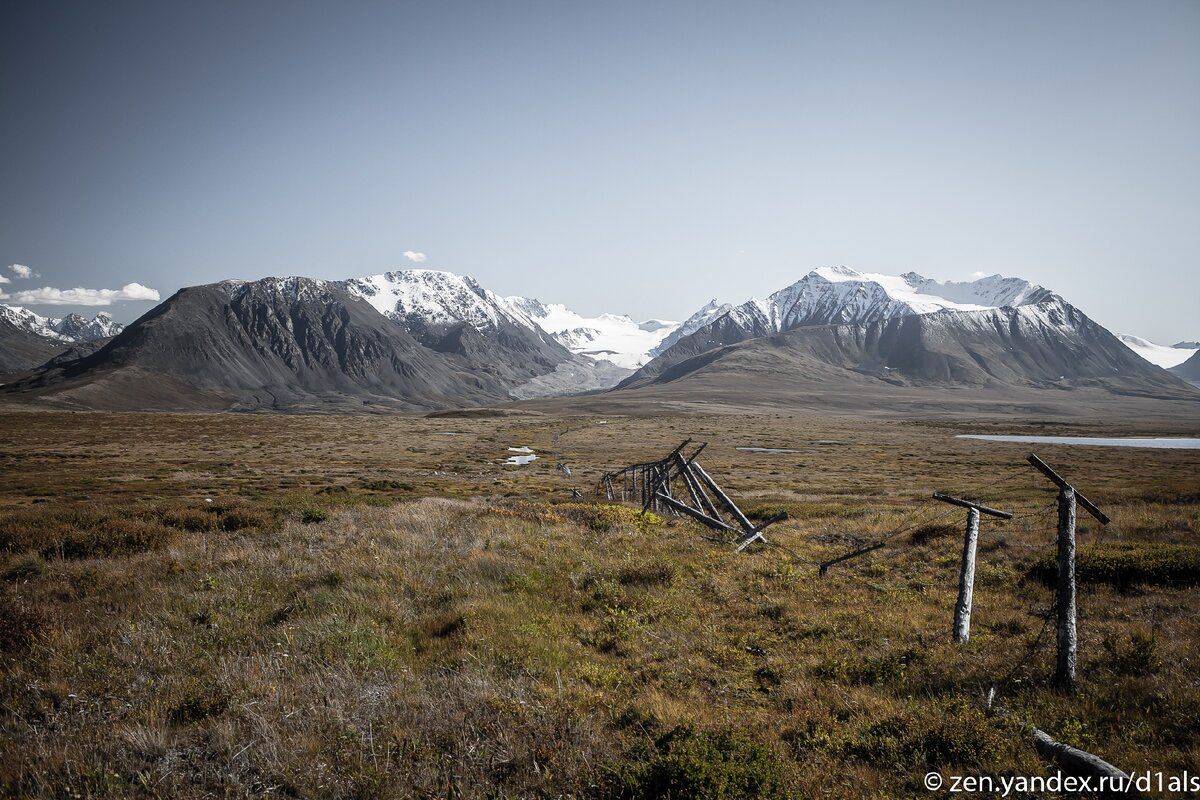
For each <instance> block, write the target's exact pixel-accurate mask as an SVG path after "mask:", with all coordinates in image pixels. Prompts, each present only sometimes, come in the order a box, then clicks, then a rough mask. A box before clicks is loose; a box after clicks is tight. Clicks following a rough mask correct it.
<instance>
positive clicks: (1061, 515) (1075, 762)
mask: <svg viewBox="0 0 1200 800" xmlns="http://www.w3.org/2000/svg"><path fill="white" fill-rule="evenodd" d="M690 444H691V439H686V440H684V442H683V443H682V444H680V445H679V446H678V447H676V448H675V449H674V450H672V451H671V453H670V455H668V456H667V457H666V458H663V459H660V460H658V461H648V462H644V463H640V464H630V465H629V466H627V467H625V468H624V469H620V470H617V471H616V472H608V473H605V474H604V475H603V476H602V477H601V479H600V484H601V488H602V489H603V490H604V493H605V496H606V497H607V498H608V499H609V500H610V501H615V500H621V501H625V502H629V501H633V502H638V503H641V504H642V510H643V511H651V510H652V511H664V510H665V511H666V512H668V513H674V514H677V515H679V514H682V515H686V516H689V517H691V518H692V519H695V520H697V521H698V522H701V523H703V524H705V525H707V526H708V527H710V528H713V529H714V530H718V531H722V532H726V533H731V534H734V535H735V536H736V537H737V539H736V544H737V550H738V552H741V551H742V550H744V549H746V547H747V546H749V545H750V544H751V543H752V542H755V541H762V542H766V539H765V538H764V537H763V534H762V532H763V530H764V529H765V528H766V527H767V526H769V525H771V524H773V523H775V522H779V521H781V520H784V519H787V513H786V512H784V513H780V514H777V515H775V516H774V517H771V518H770V519H768V520H766V521H765V522H762V523H760V524H759V525H757V526H756V525H754V524H753V523H751V522H750V520H749V519H747V518H746V515H745V514H743V513H742V511H741V509H739V508H738V507H737V504H736V503H734V502H733V500H732V499H730V497H729V495H728V494H726V493H725V492H724V491H723V490H722V489H721V487H720V486H719V485H717V482H716V481H714V480H713V479H712V477H711V476H710V475H709V474H708V473H707V472H705V471H704V468H703V467H701V466H700V464H699V462H698V461H697V460H696V457H697V456H699V455H700V453H701V452H702V451H703V450H704V448H705V444H699V445H697V446H696V447H695V449H694V450H693V451H692V452H691V454H688V453H687V448H688V446H689V445H690ZM1026 460H1027V461H1028V462H1029V464H1030V465H1031V466H1033V467H1034V468H1035V469H1037V470H1038V471H1039V472H1041V473H1042V474H1043V475H1045V476H1046V477H1047V478H1048V479H1049V480H1050V482H1051V483H1053V484H1054V485H1055V486H1056V487H1057V488H1058V497H1057V505H1058V525H1057V533H1058V536H1057V550H1058V555H1057V578H1056V586H1055V601H1054V610H1053V612H1052V613H1054V614H1055V615H1056V616H1057V622H1058V632H1057V633H1058V635H1057V637H1056V638H1057V653H1056V664H1055V675H1054V683H1055V685H1056V686H1058V687H1059V688H1060V689H1061V690H1063V691H1066V692H1068V693H1073V692H1074V691H1075V687H1076V661H1077V652H1078V640H1077V627H1076V589H1075V524H1076V506H1077V505H1078V506H1082V507H1083V509H1084V510H1085V511H1086V512H1087V513H1089V514H1091V515H1092V516H1093V517H1095V518H1096V520H1097V521H1098V522H1100V524H1101V525H1108V524H1109V522H1111V520H1110V519H1109V517H1108V516H1107V515H1106V514H1105V513H1104V512H1103V511H1101V510H1100V509H1099V507H1097V506H1096V505H1095V504H1094V503H1093V502H1092V501H1091V500H1089V499H1088V498H1087V497H1085V496H1084V495H1083V494H1082V493H1080V491H1079V490H1078V489H1077V488H1075V487H1074V486H1073V485H1072V484H1070V483H1068V482H1067V480H1066V479H1065V478H1063V477H1062V476H1061V475H1060V474H1059V473H1058V472H1056V471H1055V470H1054V469H1052V468H1051V467H1050V466H1049V465H1048V464H1046V462H1044V461H1042V460H1041V459H1040V458H1038V457H1037V456H1036V455H1035V454H1032V453H1031V454H1029V456H1028V458H1027V459H1026ZM710 492H711V496H710V494H709V493H710ZM932 499H933V500H937V501H939V502H942V503H946V504H948V505H951V506H958V507H961V508H965V509H966V510H967V524H966V529H965V532H964V536H963V546H962V559H961V561H960V566H959V587H958V600H957V602H956V603H955V607H954V628H953V635H954V640H955V641H956V642H958V643H959V644H965V643H966V642H967V640H968V639H969V637H970V629H971V604H972V596H973V593H974V583H975V560H976V551H977V545H978V541H979V523H980V516H981V515H983V514H986V515H988V516H990V517H995V518H998V519H1000V520H1004V521H1009V520H1012V519H1013V516H1014V515H1013V513H1012V512H1009V511H1001V510H999V509H996V508H992V507H990V506H986V505H983V504H982V503H979V502H976V501H973V500H966V499H963V498H960V497H953V496H950V495H947V494H943V493H941V492H935V493H934V494H933V498H932ZM689 501H690V502H689ZM721 509H724V511H725V514H726V515H727V516H728V521H727V519H726V516H723V515H722V513H721ZM909 529H911V526H910V528H904V527H901V528H899V529H897V530H895V531H892V532H891V533H889V534H887V535H885V536H883V537H882V539H880V540H878V541H875V542H870V543H867V544H865V545H863V546H860V547H858V548H856V549H854V550H852V551H850V552H848V553H844V554H842V555H840V556H837V557H835V558H832V559H829V560H828V561H822V562H818V564H817V566H818V567H819V574H820V575H821V576H825V575H826V573H828V571H829V568H830V567H832V566H834V565H835V564H840V563H842V562H845V561H849V560H851V559H854V558H858V557H859V556H863V555H866V554H868V553H872V552H875V551H876V550H879V549H881V548H883V547H885V546H886V545H887V543H888V540H889V539H891V538H893V537H894V536H896V535H898V534H900V533H903V532H905V531H907V530H909ZM994 692H995V687H993V689H992V694H990V695H989V697H988V704H987V705H988V709H989V711H996V712H998V713H1001V714H1004V715H1006V716H1007V714H1008V712H1007V711H1004V710H1003V709H999V708H998V707H996V708H993V705H992V696H993V695H994ZM1030 729H1031V731H1032V735H1033V738H1034V744H1035V745H1036V747H1037V750H1038V752H1039V753H1041V754H1042V755H1043V756H1044V757H1047V758H1050V759H1052V760H1054V761H1057V762H1058V763H1059V765H1060V766H1062V767H1063V768H1064V769H1065V770H1066V771H1067V772H1068V774H1079V775H1106V776H1109V777H1110V778H1112V779H1114V780H1115V779H1117V778H1121V779H1126V780H1127V779H1128V775H1126V773H1124V772H1122V771H1121V770H1119V769H1117V768H1116V767H1114V766H1113V765H1112V764H1109V763H1108V762H1106V761H1104V760H1102V759H1100V758H1099V757H1097V756H1094V755H1092V754H1090V753H1086V752H1084V751H1081V750H1077V749H1075V748H1073V747H1070V746H1067V745H1064V744H1062V743H1060V742H1057V741H1055V740H1054V739H1052V738H1051V737H1050V736H1049V735H1048V734H1046V733H1045V732H1044V731H1041V730H1039V729H1038V728H1036V727H1032V726H1030Z"/></svg>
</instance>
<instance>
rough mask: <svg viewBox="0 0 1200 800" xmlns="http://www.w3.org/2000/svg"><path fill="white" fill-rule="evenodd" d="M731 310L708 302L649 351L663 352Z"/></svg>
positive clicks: (715, 301)
mask: <svg viewBox="0 0 1200 800" xmlns="http://www.w3.org/2000/svg"><path fill="white" fill-rule="evenodd" d="M732 310H733V306H732V305H730V304H729V303H722V302H720V301H719V300H717V299H716V298H714V299H712V300H710V301H708V304H707V305H705V306H704V307H703V308H701V309H700V310H699V311H697V312H696V313H695V314H692V315H691V316H690V317H688V318H687V319H685V320H684V321H683V322H682V323H680V324H678V325H676V326H675V327H674V328H673V329H672V331H671V332H670V333H669V334H668V335H667V336H665V337H663V340H662V341H661V342H659V343H658V344H657V345H655V347H654V349H653V350H652V351H651V352H652V354H653V355H658V354H659V353H661V352H663V351H665V350H666V349H667V348H668V347H670V346H671V345H673V344H675V343H676V342H678V341H679V340H680V339H682V338H683V337H685V336H689V335H691V334H693V333H695V332H696V331H698V330H700V329H701V328H703V327H704V326H705V325H708V324H710V323H712V322H713V321H715V320H716V319H718V318H719V317H721V316H723V315H725V314H728V313H729V312H730V311H732Z"/></svg>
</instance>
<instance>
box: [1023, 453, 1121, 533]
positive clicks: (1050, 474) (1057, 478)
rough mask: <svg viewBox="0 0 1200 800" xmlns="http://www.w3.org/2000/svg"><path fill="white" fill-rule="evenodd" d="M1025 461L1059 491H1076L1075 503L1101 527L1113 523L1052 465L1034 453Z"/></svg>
mask: <svg viewBox="0 0 1200 800" xmlns="http://www.w3.org/2000/svg"><path fill="white" fill-rule="evenodd" d="M1025 460H1026V461H1028V462H1029V463H1030V464H1032V465H1033V466H1034V467H1035V468H1036V469H1037V470H1038V471H1039V472H1041V473H1042V474H1043V475H1045V476H1046V477H1047V478H1049V479H1050V480H1051V482H1052V483H1054V485H1056V486H1057V487H1058V488H1059V489H1074V490H1075V501H1076V502H1077V503H1079V505H1081V506H1083V507H1084V509H1085V510H1086V511H1087V512H1088V513H1089V514H1091V515H1092V516H1093V517H1095V518H1096V519H1098V520H1100V524H1101V525H1107V524H1108V523H1110V522H1112V520H1111V519H1109V518H1108V515H1107V514H1105V513H1104V512H1103V511H1101V510H1100V509H1099V508H1098V507H1097V506H1096V504H1095V503H1093V502H1092V501H1091V500H1088V499H1087V498H1086V497H1084V496H1083V495H1082V494H1081V493H1080V492H1079V490H1078V489H1075V487H1074V486H1072V485H1071V484H1069V483H1067V481H1066V479H1065V478H1063V476H1061V475H1059V474H1058V473H1057V472H1055V471H1054V470H1053V469H1051V468H1050V465H1049V464H1047V463H1046V462H1045V461H1042V460H1041V459H1040V458H1038V457H1037V456H1036V455H1034V454H1033V453H1030V454H1029V455H1028V456H1027V457H1026V459H1025Z"/></svg>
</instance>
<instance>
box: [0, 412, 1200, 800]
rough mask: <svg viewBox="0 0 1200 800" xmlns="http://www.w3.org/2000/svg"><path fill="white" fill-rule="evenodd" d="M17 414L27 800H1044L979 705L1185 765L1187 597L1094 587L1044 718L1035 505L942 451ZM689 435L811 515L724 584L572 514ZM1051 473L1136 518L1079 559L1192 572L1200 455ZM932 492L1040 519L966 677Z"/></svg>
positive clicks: (687, 428)
mask: <svg viewBox="0 0 1200 800" xmlns="http://www.w3.org/2000/svg"><path fill="white" fill-rule="evenodd" d="M600 419H606V420H607V424H605V425H599V424H597V423H598V422H599V421H600ZM4 421H5V422H13V423H15V424H14V425H11V426H9V425H6V426H5V428H4V431H3V433H0V459H3V461H2V462H0V463H4V464H5V470H4V472H3V473H2V477H0V480H2V482H3V483H2V485H0V589H2V594H0V603H2V604H3V605H2V607H0V614H2V615H3V617H4V619H5V625H4V626H3V633H2V635H0V657H2V659H3V663H2V666H0V765H2V766H0V793H3V794H4V795H6V796H34V797H38V796H41V797H51V796H55V797H57V796H62V795H70V794H72V793H77V794H78V795H80V796H112V797H124V796H131V795H132V796H149V797H202V796H214V795H218V796H224V795H228V796H243V795H248V794H268V795H273V794H279V795H291V796H302V797H379V796H384V797H443V796H463V797H474V796H562V795H568V796H626V797H648V796H664V795H665V793H667V792H673V793H674V796H706V797H740V796H756V795H757V796H765V797H772V796H814V795H824V796H833V797H848V798H849V797H862V796H868V795H878V796H926V795H927V793H926V792H925V791H924V789H923V788H922V787H921V784H920V780H921V777H922V776H923V775H924V773H925V772H926V771H927V770H928V769H932V768H937V769H942V770H944V771H946V772H955V771H958V772H975V773H981V772H982V773H1001V772H1007V773H1013V772H1016V773H1021V774H1041V773H1042V772H1044V770H1045V766H1044V765H1043V764H1041V763H1040V762H1039V759H1038V757H1037V756H1036V754H1035V753H1034V751H1033V749H1032V747H1030V746H1029V744H1028V741H1027V739H1026V737H1025V736H1023V735H1022V733H1021V732H1020V731H1019V730H1018V729H1017V728H1015V727H1014V726H1013V725H1012V724H1010V723H1005V722H1002V721H997V720H995V719H991V718H988V717H987V716H986V715H985V714H984V713H983V712H982V711H981V710H980V698H981V697H982V695H983V693H984V692H985V691H986V690H987V688H988V687H990V686H992V685H996V686H997V687H998V689H999V692H1000V697H1001V699H1002V701H1003V702H1004V703H1005V704H1006V705H1007V706H1008V707H1009V708H1010V709H1012V710H1013V711H1015V712H1017V713H1018V715H1019V716H1021V717H1023V718H1026V719H1028V720H1030V721H1033V722H1036V723H1037V724H1039V725H1041V726H1042V727H1044V728H1046V729H1047V730H1049V731H1050V732H1052V733H1054V734H1056V735H1058V736H1060V737H1061V738H1063V739H1065V740H1067V741H1070V742H1072V743H1075V744H1078V745H1081V746H1084V747H1087V748H1089V749H1092V750H1093V751H1095V752H1097V753H1098V754H1100V755H1102V756H1103V757H1105V758H1107V759H1109V760H1111V761H1113V762H1115V763H1117V764H1119V765H1121V766H1122V767H1124V768H1126V769H1146V768H1153V769H1161V770H1164V771H1174V772H1182V771H1183V770H1185V769H1188V770H1191V771H1193V772H1195V771H1196V770H1197V769H1198V768H1200V749H1198V748H1200V744H1198V739H1197V736H1198V732H1200V688H1198V686H1197V684H1196V681H1195V667H1194V664H1195V659H1196V657H1197V642H1198V641H1200V639H1198V634H1200V630H1198V629H1197V626H1198V625H1200V622H1197V619H1198V617H1197V613H1196V612H1197V611H1198V610H1200V608H1198V606H1200V602H1198V601H1197V599H1196V593H1195V589H1194V587H1192V586H1189V585H1188V584H1187V582H1186V581H1180V582H1178V583H1167V584H1164V585H1158V584H1156V583H1154V582H1151V583H1146V582H1145V581H1144V580H1143V581H1142V582H1135V583H1133V584H1120V583H1119V582H1118V583H1117V584H1114V583H1113V582H1111V581H1107V580H1097V581H1096V582H1086V583H1084V584H1083V585H1082V593H1081V597H1080V611H1081V620H1080V635H1081V661H1080V677H1081V689H1080V692H1079V694H1078V695H1077V696H1076V697H1073V698H1069V697H1065V696H1063V695H1060V694H1058V693H1056V692H1055V691H1053V690H1052V688H1051V687H1050V686H1049V676H1050V674H1051V672H1052V668H1053V635H1052V631H1045V630H1044V618H1045V616H1046V612H1047V611H1048V610H1049V608H1050V604H1051V602H1052V593H1051V590H1050V589H1049V588H1048V587H1047V586H1046V585H1045V584H1044V583H1043V582H1042V581H1041V580H1039V579H1038V578H1037V577H1036V576H1035V575H1034V573H1033V570H1034V567H1035V566H1036V565H1037V564H1038V562H1039V560H1040V559H1042V558H1043V556H1044V554H1045V553H1046V552H1047V550H1046V545H1048V544H1049V543H1050V542H1052V540H1053V534H1052V532H1050V531H1049V526H1050V525H1052V524H1053V514H1052V512H1051V511H1050V510H1049V505H1048V504H1049V502H1050V501H1051V500H1052V494H1051V493H1050V492H1049V491H1048V487H1049V485H1048V484H1047V483H1046V482H1045V481H1044V479H1042V478H1041V477H1040V476H1039V475H1038V474H1037V473H1035V472H1033V470H1032V469H1029V468H1028V467H1024V468H1022V467H1021V463H1022V462H1021V457H1022V454H1023V453H1024V452H1025V451H1024V450H1023V449H1022V448H1021V446H1020V445H1016V446H1011V445H992V444H986V443H981V442H970V441H964V440H956V439H954V438H953V434H954V433H955V432H958V429H957V428H955V427H954V426H952V425H949V424H943V423H937V424H934V423H914V422H906V421H898V420H876V421H865V420H848V419H836V418H818V417H784V416H773V415H769V416H758V417H755V416H728V417H699V416H693V417H686V418H684V417H657V418H630V417H621V418H616V417H614V418H570V419H562V418H554V417H537V416H529V417H503V418H496V419H479V418H474V419H455V418H435V419H414V418H369V419H367V418H336V417H328V418H317V417H249V416H246V417H239V416H232V415H226V416H200V415H194V416H183V415H181V416H167V415H83V414H77V415H71V414H22V415H16V414H6V415H5V417H4ZM565 429H571V430H570V432H569V433H566V434H564V435H561V436H560V437H558V447H559V450H560V460H563V461H566V462H568V463H570V464H571V466H572V468H573V470H574V475H573V476H571V477H570V478H568V477H566V476H564V475H563V474H561V473H560V472H558V471H557V470H555V468H554V466H555V459H553V458H552V457H549V456H548V455H547V457H545V458H543V459H542V460H539V461H537V462H534V464H532V465H530V466H529V467H525V468H512V467H504V466H501V464H500V463H499V462H500V461H501V460H502V459H503V457H504V456H505V455H506V453H505V448H507V447H508V446H517V445H529V446H532V447H535V448H537V449H539V451H541V452H542V453H543V454H547V453H548V451H550V450H551V448H552V447H553V446H554V441H555V434H556V433H561V432H562V431H563V430H565ZM1056 430H1057V431H1062V430H1063V429H1062V428H1056ZM1099 430H1102V431H1106V432H1115V431H1118V430H1121V428H1120V427H1119V426H1115V425H1114V426H1095V427H1093V428H1089V429H1087V432H1088V433H1095V432H1098V431H1099ZM1126 430H1128V429H1126ZM441 433H455V434H458V435H455V436H443V435H439V434H441ZM686 435H691V436H693V437H694V438H696V439H698V440H709V441H711V442H712V444H710V445H709V450H708V451H706V455H705V456H704V457H703V460H704V461H705V464H706V467H708V469H709V471H710V472H712V473H713V474H714V475H715V476H717V477H718V478H719V479H720V480H721V481H722V483H723V485H725V486H726V487H727V488H728V489H730V491H731V493H733V494H735V495H736V496H738V497H740V498H743V499H744V500H745V506H746V508H747V510H748V511H749V512H750V513H752V514H753V515H755V516H759V517H765V516H769V515H770V514H772V513H774V512H775V511H776V510H778V509H786V510H788V511H789V513H790V514H791V515H792V519H790V520H788V521H787V522H785V523H782V524H780V525H778V526H775V527H773V528H771V529H770V531H771V535H770V537H769V538H770V539H771V542H772V546H770V547H761V548H758V549H756V550H753V551H751V552H748V553H745V554H742V555H740V556H735V555H734V554H732V552H731V549H730V548H729V547H728V546H727V545H723V544H720V543H717V542H713V541H711V540H710V539H707V538H705V536H707V535H708V533H709V532H708V531H707V530H705V529H701V528H698V527H697V526H695V525H694V524H692V523H690V522H683V521H679V520H674V519H669V520H665V521H662V520H656V519H643V518H639V517H638V516H637V514H636V513H634V512H633V510H631V509H623V508H616V509H614V508H605V507H601V506H597V505H594V504H592V503H591V502H589V501H587V500H586V499H585V500H583V501H579V500H570V501H569V498H568V490H569V489H570V488H571V487H576V488H578V489H581V490H586V489H588V488H590V487H591V485H593V484H594V482H595V479H596V478H597V477H598V475H599V473H600V471H602V470H603V469H604V468H606V467H612V466H618V465H620V464H622V463H625V462H628V461H633V460H636V459H640V458H645V457H647V456H654V455H656V454H658V453H659V452H660V451H662V452H665V451H667V450H669V449H670V448H671V447H673V446H674V445H675V444H677V443H678V441H679V440H680V439H682V438H683V437H684V436H686ZM829 442H841V444H830V443H829ZM742 445H768V446H796V447H798V448H799V449H801V450H802V451H803V452H801V453H799V454H796V455H786V456H766V455H762V454H753V453H744V452H739V451H737V450H735V449H734V448H735V447H736V446H742ZM1042 455H1043V456H1044V457H1046V458H1047V459H1048V460H1050V461H1051V462H1052V463H1054V464H1055V465H1056V466H1058V467H1060V468H1061V469H1062V470H1063V472H1064V473H1066V474H1068V475H1069V476H1071V477H1072V478H1075V479H1076V480H1077V481H1078V482H1079V483H1080V484H1081V487H1082V488H1084V490H1085V491H1087V492H1088V493H1089V494H1090V495H1091V496H1092V497H1093V499H1095V500H1097V502H1100V503H1101V504H1102V505H1103V506H1104V507H1105V509H1106V510H1107V511H1108V512H1109V513H1110V514H1111V515H1112V516H1113V517H1114V519H1115V520H1116V525H1115V526H1114V527H1112V528H1110V529H1109V530H1100V529H1099V528H1098V526H1096V525H1095V524H1094V523H1091V522H1084V524H1083V525H1082V526H1081V534H1080V539H1081V543H1082V544H1083V545H1085V546H1087V547H1093V546H1096V547H1101V548H1112V547H1116V546H1119V547H1120V548H1121V549H1122V550H1123V551H1125V550H1131V551H1134V552H1137V551H1138V548H1144V549H1145V551H1146V553H1147V558H1148V559H1149V560H1148V561H1147V563H1157V562H1154V559H1161V556H1162V552H1163V550H1162V548H1164V547H1167V546H1172V547H1180V548H1195V547H1196V545H1197V542H1196V541H1195V539H1196V533H1197V531H1198V530H1200V498H1198V497H1197V496H1196V494H1195V487H1196V485H1197V476H1198V475H1200V454H1196V453H1194V452H1193V453H1186V452H1181V451H1176V452H1169V451H1125V452H1120V451H1114V450H1095V449H1090V448H1088V449H1070V450H1068V449H1067V448H1058V449H1055V450H1053V451H1042ZM1022 470H1024V471H1022ZM933 489H944V490H947V491H952V492H956V493H968V492H972V491H979V490H984V491H982V492H981V495H982V497H983V498H985V499H992V500H994V502H995V504H996V505H999V506H1001V507H1006V508H1010V509H1012V510H1015V511H1017V512H1018V514H1019V518H1018V519H1017V520H1015V521H1013V522H1012V523H1009V524H1007V525H1000V524H995V523H985V528H984V533H983V538H982V541H981V547H980V566H979V572H978V578H977V588H976V597H975V612H974V621H973V631H972V639H971V641H970V643H969V644H967V645H966V646H963V647H959V646H956V645H954V644H952V643H951V641H950V635H949V634H950V622H951V616H952V608H953V603H954V599H955V590H956V581H957V557H958V549H959V547H960V542H959V540H958V535H959V534H958V530H959V526H960V525H961V523H962V519H961V515H960V513H959V511H960V510H959V509H953V508H951V507H948V506H946V507H939V506H937V505H933V504H927V503H925V502H924V499H925V498H926V497H927V495H928V492H930V491H932V490H933ZM205 498H211V499H212V500H213V502H211V503H207V502H205ZM39 501H40V502H39ZM562 501H569V502H562ZM306 520H307V521H306ZM896 530H901V531H902V533H901V534H899V535H897V536H895V537H894V538H893V539H891V540H890V543H889V546H888V547H886V548H884V549H883V550H880V551H878V552H876V553H874V554H871V555H870V556H868V557H865V558H863V559H859V560H856V561H852V562H847V563H846V564H844V565H840V566H838V567H834V568H833V569H832V570H831V572H830V574H829V575H828V576H827V577H826V578H824V579H819V578H817V576H816V569H815V566H814V563H815V562H816V561H819V560H822V559H825V558H829V557H831V556H833V555H836V554H840V553H842V552H845V551H846V550H847V549H849V548H851V547H853V546H854V545H855V544H856V543H858V542H862V541H867V540H871V539H873V538H875V537H879V536H882V535H886V534H888V533H890V532H893V531H896ZM1187 552H1192V551H1187ZM1155 574H1157V573H1155ZM1171 580H1178V576H1177V575H1172V577H1171Z"/></svg>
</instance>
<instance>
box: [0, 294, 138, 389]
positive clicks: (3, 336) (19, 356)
mask: <svg viewBox="0 0 1200 800" xmlns="http://www.w3.org/2000/svg"><path fill="white" fill-rule="evenodd" d="M124 327H125V326H123V325H122V324H121V323H119V322H114V321H113V318H112V317H111V316H110V315H109V314H108V313H106V312H101V313H99V314H97V315H96V316H95V317H93V318H92V319H90V320H89V319H86V318H84V317H82V316H80V315H79V314H68V315H66V316H65V317H60V318H57V319H56V318H54V317H43V316H40V315H38V314H35V313H33V312H32V311H30V310H29V309H27V308H22V307H20V306H6V305H0V381H3V380H7V379H10V378H11V377H13V376H15V375H19V374H21V373H24V372H26V371H28V370H30V369H33V368H35V367H38V366H40V365H42V364H45V363H46V362H48V361H50V360H51V359H55V358H59V357H61V356H63V355H64V354H75V355H76V356H79V355H85V354H88V353H92V352H94V351H95V350H97V349H99V348H100V347H101V346H103V344H104V343H106V342H107V341H108V340H109V339H111V338H112V337H113V336H116V335H117V334H118V333H120V332H121V331H122V330H123V329H124Z"/></svg>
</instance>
